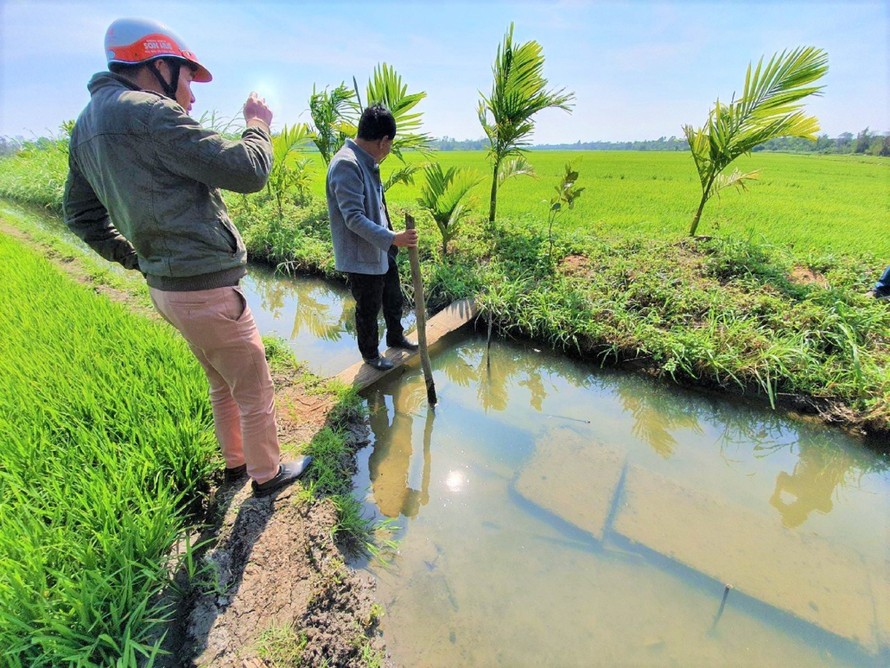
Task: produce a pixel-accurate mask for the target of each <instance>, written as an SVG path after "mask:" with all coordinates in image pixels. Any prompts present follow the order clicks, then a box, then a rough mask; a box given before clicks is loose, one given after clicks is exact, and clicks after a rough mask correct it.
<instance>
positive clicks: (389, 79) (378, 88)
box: [365, 63, 432, 190]
mask: <svg viewBox="0 0 890 668" xmlns="http://www.w3.org/2000/svg"><path fill="white" fill-rule="evenodd" d="M365 93H366V94H365V99H367V100H368V105H372V104H382V105H383V106H385V107H386V108H387V109H389V110H390V111H391V112H392V115H393V118H394V119H395V121H396V138H395V140H394V141H393V143H392V153H393V155H394V156H396V157H397V158H398V159H399V161H400V163H401V165H400V166H399V167H398V168H397V169H396V170H395V171H394V172H392V173H391V174H390V175H389V177H388V178H387V180H386V182H385V183H384V184H383V188H384V190H388V189H389V188H390V186H392V185H394V184H396V183H399V182H403V183H412V182H413V180H414V173H415V172H416V171H417V169H418V167H416V166H414V165H409V164H408V163H407V162H406V161H405V156H404V155H403V151H406V150H417V151H420V152H421V153H425V154H426V153H428V152H429V151H430V145H431V143H432V139H431V138H430V136H429V135H427V134H425V133H423V132H421V131H420V130H421V116H422V114H421V113H419V112H417V111H415V110H414V107H416V106H417V105H418V103H419V102H420V101H421V100H422V99H423V98H425V97H426V93H425V92H423V91H421V92H419V93H408V87H407V86H406V85H405V84H403V83H402V77H401V76H400V75H399V74H398V73H397V72H396V71H395V70H394V69H393V68H392V67H390V66H389V65H387V64H386V63H381V64H379V65H378V66H377V67H375V68H374V73H373V75H372V76H371V79H370V80H369V81H368V86H367V88H366V91H365Z"/></svg>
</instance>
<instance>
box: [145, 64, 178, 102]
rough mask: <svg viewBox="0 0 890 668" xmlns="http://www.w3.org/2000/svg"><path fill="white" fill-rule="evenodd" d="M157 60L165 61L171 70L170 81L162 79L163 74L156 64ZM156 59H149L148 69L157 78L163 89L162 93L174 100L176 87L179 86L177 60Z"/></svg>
mask: <svg viewBox="0 0 890 668" xmlns="http://www.w3.org/2000/svg"><path fill="white" fill-rule="evenodd" d="M158 60H166V61H167V65H168V66H169V67H170V70H171V71H172V72H173V76H172V77H171V78H170V81H167V80H166V79H164V76H163V75H162V74H161V68H160V67H159V66H158ZM158 60H152V61H149V63H148V69H150V70H151V71H152V73H153V74H154V75H155V78H156V79H157V80H158V83H159V84H161V88H162V89H163V90H164V95H166V96H167V97H169V98H170V99H171V100H173V101H174V102H176V89H177V88H179V70H180V64H179V61H178V60H175V59H173V58H159V59H158Z"/></svg>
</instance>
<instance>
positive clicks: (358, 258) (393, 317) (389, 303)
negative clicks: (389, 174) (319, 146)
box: [325, 105, 417, 371]
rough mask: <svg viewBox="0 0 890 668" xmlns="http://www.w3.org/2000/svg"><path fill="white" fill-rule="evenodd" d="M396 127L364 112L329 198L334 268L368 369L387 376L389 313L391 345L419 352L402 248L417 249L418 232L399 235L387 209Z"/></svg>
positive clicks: (383, 114) (374, 110)
mask: <svg viewBox="0 0 890 668" xmlns="http://www.w3.org/2000/svg"><path fill="white" fill-rule="evenodd" d="M395 136H396V121H395V119H394V118H393V115H392V113H391V112H390V111H389V110H388V109H387V108H386V107H384V106H382V105H372V106H370V107H368V108H367V109H365V110H364V111H363V112H362V115H361V118H360V120H359V123H358V135H357V137H356V138H355V140H354V141H353V140H352V139H347V140H346V143H345V144H344V145H343V147H342V148H341V149H340V150H339V151H337V153H336V155H334V157H333V159H332V160H331V164H330V167H328V174H327V183H326V187H325V189H326V194H327V201H328V213H329V214H330V219H331V237H332V239H333V243H334V262H335V267H336V269H337V270H338V271H342V272H345V273H346V274H347V278H348V281H349V287H350V290H351V291H352V296H353V297H354V298H355V332H356V338H357V339H358V349H359V352H360V353H361V355H362V359H364V360H365V363H366V364H369V365H371V366H372V367H374V368H375V369H378V370H381V371H385V370H386V369H391V368H392V367H393V363H392V362H391V361H389V360H388V359H386V358H385V357H381V356H380V351H379V349H378V344H379V343H380V334H379V331H378V327H377V316H378V314H379V313H380V309H381V307H382V308H383V318H384V321H385V322H386V343H387V345H388V346H390V347H394V348H404V349H406V350H410V351H415V350H417V344H416V343H414V342H412V341H409V340H408V339H407V338H405V333H404V332H405V330H404V327H403V326H402V288H401V284H400V282H399V269H398V265H397V264H396V256H397V254H398V252H399V249H398V247H407V248H414V247H416V246H417V231H416V230H405V231H402V232H395V231H393V228H392V222H391V221H390V218H389V212H388V211H387V208H386V198H385V197H384V195H383V184H382V182H381V181H380V163H381V162H383V161H384V160H385V159H386V156H388V155H389V153H390V151H391V150H392V142H393V139H395Z"/></svg>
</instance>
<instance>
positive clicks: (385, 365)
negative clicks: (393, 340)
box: [365, 355, 395, 371]
mask: <svg viewBox="0 0 890 668" xmlns="http://www.w3.org/2000/svg"><path fill="white" fill-rule="evenodd" d="M365 364H367V365H368V366H372V367H374V368H375V369H377V371H389V370H390V369H392V368H393V367H394V366H395V364H393V363H392V362H390V361H389V360H388V359H386V358H385V357H380V355H377V357H372V358H370V359H365Z"/></svg>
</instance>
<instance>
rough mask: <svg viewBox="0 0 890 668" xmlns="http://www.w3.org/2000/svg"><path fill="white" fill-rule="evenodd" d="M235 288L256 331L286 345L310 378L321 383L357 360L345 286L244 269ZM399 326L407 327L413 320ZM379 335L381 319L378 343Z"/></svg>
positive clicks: (350, 304)
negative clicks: (239, 290) (243, 298)
mask: <svg viewBox="0 0 890 668" xmlns="http://www.w3.org/2000/svg"><path fill="white" fill-rule="evenodd" d="M241 288H242V290H243V291H244V294H245V296H246V297H247V301H248V303H249V304H250V308H251V311H252V312H253V317H254V320H256V323H257V327H258V328H259V330H260V332H262V333H263V334H264V335H267V334H274V335H276V336H279V337H281V338H283V339H284V340H286V341H287V342H288V343H289V345H290V347H291V349H292V350H293V351H294V353H295V354H296V356H297V359H299V360H300V361H302V362H304V363H305V364H306V366H307V367H308V368H309V370H310V371H312V372H313V373H315V374H317V375H319V376H322V377H325V378H326V377H328V376H333V375H336V374H337V373H338V372H340V371H342V370H343V369H345V368H347V367H349V366H351V365H353V364H355V363H356V362H357V361H359V359H360V355H359V352H358V347H357V345H356V340H355V301H354V300H353V299H352V296H351V295H350V294H349V290H348V289H347V288H346V287H345V286H343V285H338V284H335V283H332V282H330V281H325V280H322V279H319V278H308V277H299V278H292V277H289V276H286V275H282V274H280V273H275V272H274V271H273V270H272V269H270V268H268V267H264V266H261V265H250V267H249V270H248V275H247V276H246V277H245V278H244V279H243V280H242V281H241ZM402 323H403V324H404V325H405V326H406V327H411V326H412V325H413V323H414V317H413V315H407V316H405V317H404V318H403V319H402ZM385 331H386V330H385V325H384V323H383V318H382V317H381V318H380V336H381V338H382V337H383V335H384V332H385ZM381 350H383V348H381Z"/></svg>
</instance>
